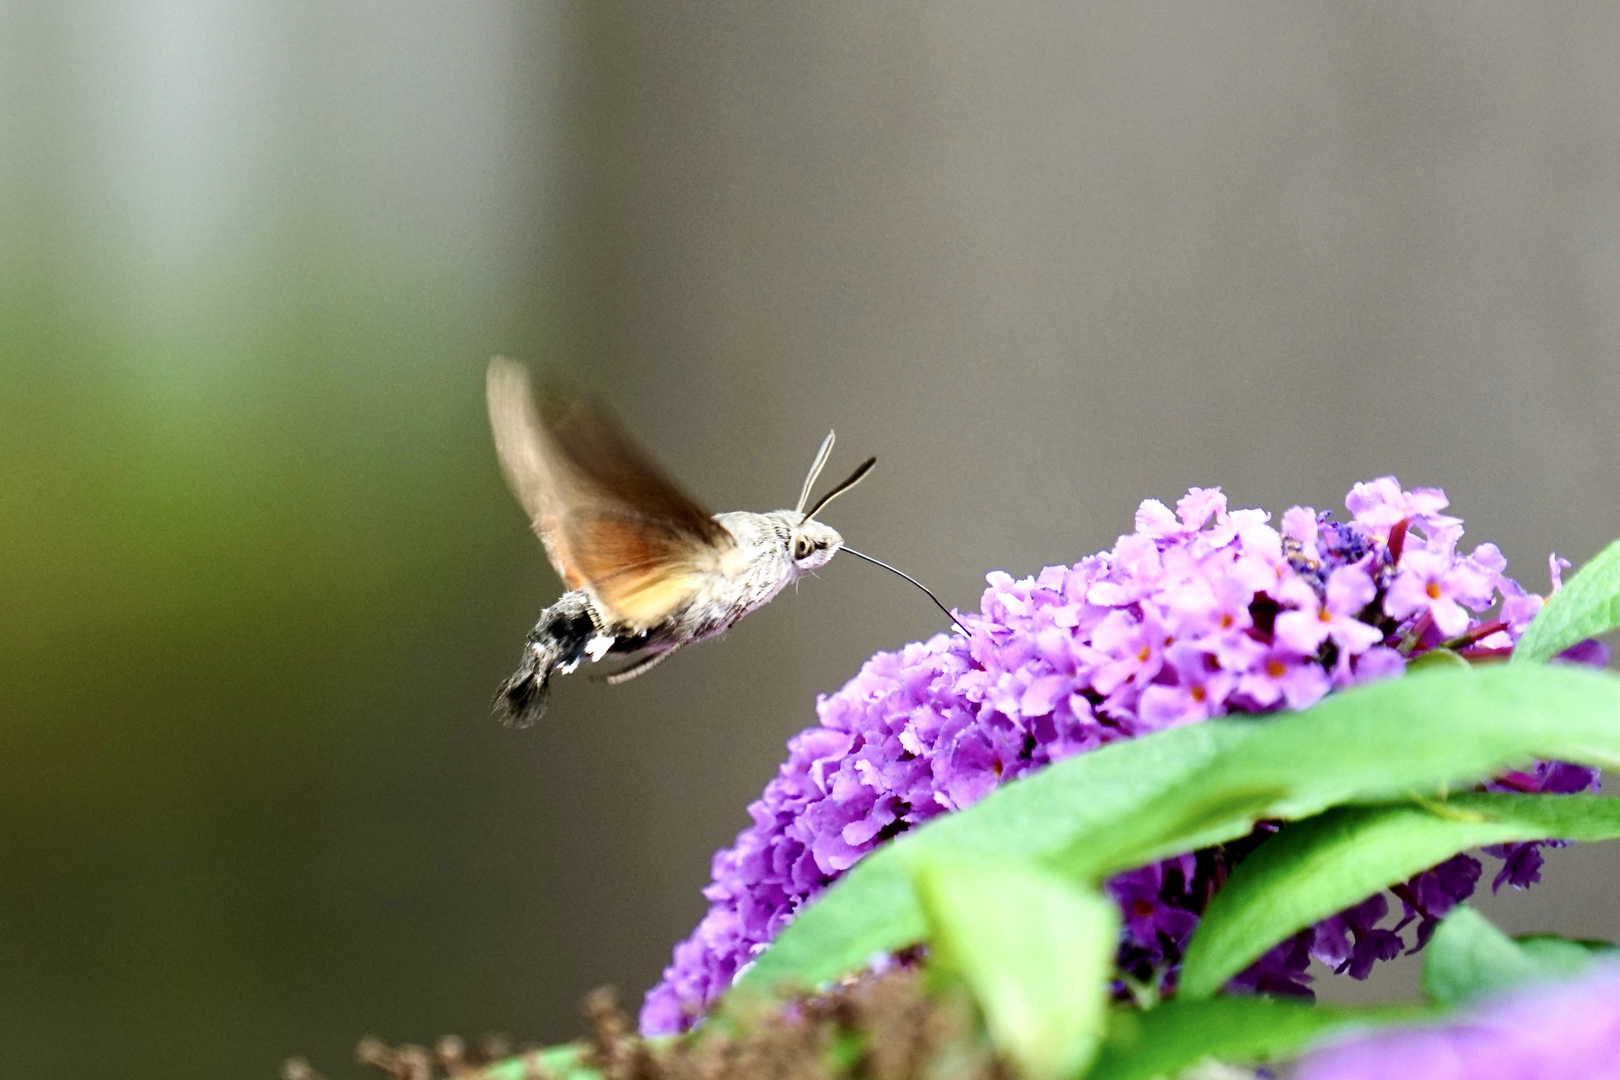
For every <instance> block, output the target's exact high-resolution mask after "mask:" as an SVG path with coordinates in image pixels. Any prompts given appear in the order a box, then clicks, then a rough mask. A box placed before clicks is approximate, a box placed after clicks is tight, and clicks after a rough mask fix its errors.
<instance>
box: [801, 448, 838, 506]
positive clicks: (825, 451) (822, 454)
mask: <svg viewBox="0 0 1620 1080" xmlns="http://www.w3.org/2000/svg"><path fill="white" fill-rule="evenodd" d="M837 437H838V436H837V433H836V432H832V431H829V432H827V437H826V438H825V439H822V440H821V449H820V450H817V451H816V460H814V461H812V462H811V463H810V475H809V476H806V477H805V478H804V489H803V490H801V491H800V492H799V505H797V506H795V507H794V508H793V512H794V513H795V514H802V513H804V504H805V503H807V502H809V501H810V489H811V488H813V487H815V486H816V478H817V477H819V476H820V475H821V470H822V469H824V468H825V467H826V465H827V459H828V458H830V457H832V448H833V441H834V440H835V439H836V438H837ZM800 520H801V521H802V520H804V519H803V518H801V519H800Z"/></svg>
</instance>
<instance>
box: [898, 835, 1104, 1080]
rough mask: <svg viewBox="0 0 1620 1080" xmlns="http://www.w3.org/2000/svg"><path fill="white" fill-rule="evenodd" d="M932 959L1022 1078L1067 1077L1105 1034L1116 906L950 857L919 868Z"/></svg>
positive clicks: (1016, 871)
mask: <svg viewBox="0 0 1620 1080" xmlns="http://www.w3.org/2000/svg"><path fill="white" fill-rule="evenodd" d="M917 889H918V894H919V895H920V897H921V899H922V902H923V909H924V911H926V912H927V915H928V922H929V945H930V948H931V952H930V962H931V963H933V964H938V965H939V966H941V967H942V968H945V969H947V970H950V971H954V972H955V973H957V974H959V975H961V977H962V978H963V980H964V981H965V982H966V983H967V985H968V987H969V989H970V990H972V992H973V997H974V999H975V1000H976V1001H977V1002H978V1003H979V1008H980V1010H981V1011H982V1012H983V1013H984V1019H985V1026H986V1027H987V1028H988V1029H989V1032H990V1039H991V1041H992V1042H993V1043H994V1044H995V1046H996V1048H997V1049H998V1050H1000V1051H1001V1052H1002V1053H1003V1054H1004V1055H1005V1056H1006V1058H1007V1059H1008V1060H1009V1061H1011V1062H1012V1063H1013V1064H1014V1065H1016V1066H1017V1067H1018V1069H1019V1071H1020V1073H1022V1075H1024V1076H1025V1077H1028V1078H1029V1080H1065V1078H1067V1077H1071V1076H1074V1075H1076V1074H1078V1073H1079V1072H1080V1070H1081V1069H1083V1068H1085V1066H1086V1065H1087V1064H1089V1063H1090V1061H1091V1058H1092V1056H1093V1055H1094V1054H1095V1053H1096V1050H1097V1042H1098V1040H1099V1038H1100V1037H1101V1034H1102V1026H1103V1016H1104V1013H1105V1011H1106V1005H1107V1001H1108V976H1109V974H1110V972H1112V970H1113V967H1114V948H1115V945H1116V943H1117V940H1118V928H1119V918H1118V915H1117V913H1116V912H1115V910H1114V905H1113V904H1112V903H1110V902H1109V901H1107V900H1104V899H1103V898H1102V896H1101V895H1100V894H1098V893H1096V892H1094V891H1091V890H1083V889H1080V888H1077V887H1076V886H1074V885H1072V884H1070V883H1069V882H1067V881H1064V880H1062V879H1061V878H1057V877H1053V876H1052V875H1051V874H1047V873H1044V872H1041V871H1039V870H1033V869H1030V868H1029V867H1026V866H1021V865H1019V864H1017V863H1006V862H991V861H986V860H971V861H969V860H952V861H946V862H937V863H930V864H927V865H925V866H923V867H920V868H919V869H918V872H917Z"/></svg>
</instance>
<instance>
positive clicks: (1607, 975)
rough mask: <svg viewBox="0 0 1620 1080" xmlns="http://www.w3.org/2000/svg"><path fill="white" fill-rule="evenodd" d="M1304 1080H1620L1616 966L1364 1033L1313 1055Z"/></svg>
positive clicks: (1619, 993)
mask: <svg viewBox="0 0 1620 1080" xmlns="http://www.w3.org/2000/svg"><path fill="white" fill-rule="evenodd" d="M1299 1075H1300V1077H1301V1080H1385V1078H1386V1077H1391V1076H1412V1077H1422V1078H1423V1080H1509V1078H1512V1080H1567V1078H1572V1077H1580V1078H1581V1080H1620V968H1616V967H1604V968H1599V969H1598V970H1596V971H1593V972H1591V973H1589V974H1586V975H1584V976H1582V977H1580V978H1579V979H1575V980H1572V981H1571V982H1568V983H1564V984H1561V985H1557V986H1550V987H1538V988H1535V989H1532V990H1529V991H1524V992H1521V993H1519V994H1516V995H1514V996H1512V997H1509V998H1504V999H1501V1000H1499V1001H1495V1002H1492V1003H1490V1004H1488V1005H1486V1006H1485V1007H1483V1008H1481V1009H1478V1010H1476V1011H1475V1012H1474V1013H1473V1014H1472V1015H1470V1016H1467V1017H1465V1018H1463V1019H1461V1020H1458V1021H1455V1022H1452V1023H1449V1024H1446V1025H1444V1026H1442V1027H1430V1028H1412V1029H1405V1030H1393V1031H1384V1032H1379V1033H1376V1034H1371V1035H1363V1036H1360V1037H1358V1038H1354V1039H1351V1040H1349V1041H1346V1042H1342V1043H1339V1044H1337V1045H1333V1046H1329V1047H1326V1048H1324V1049H1322V1050H1319V1051H1317V1052H1316V1053H1314V1054H1312V1055H1310V1056H1309V1057H1308V1058H1306V1060H1305V1064H1304V1067H1303V1069H1302V1071H1301V1072H1300V1074H1299Z"/></svg>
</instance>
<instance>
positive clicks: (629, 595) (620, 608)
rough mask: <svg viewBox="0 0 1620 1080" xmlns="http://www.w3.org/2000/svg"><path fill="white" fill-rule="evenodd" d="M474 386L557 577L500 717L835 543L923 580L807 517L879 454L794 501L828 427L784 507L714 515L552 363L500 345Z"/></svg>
mask: <svg viewBox="0 0 1620 1080" xmlns="http://www.w3.org/2000/svg"><path fill="white" fill-rule="evenodd" d="M485 389H486V391H487V395H488V398H489V421H490V426H491V428H492V429H493V430H494V434H495V450H496V454H497V456H498V457H499V458H500V462H501V470H502V472H504V473H505V475H506V482H507V485H508V486H509V487H510V488H511V489H512V493H513V494H514V495H515V496H517V500H518V502H519V503H520V504H522V506H523V509H524V510H525V511H527V512H528V514H529V519H530V521H531V523H532V524H533V526H534V531H535V532H536V533H538V534H539V536H540V541H541V543H542V544H544V545H545V549H546V555H547V557H548V558H549V559H550V561H551V565H552V567H553V568H554V569H555V570H556V571H557V575H558V576H559V577H561V578H562V580H563V583H564V584H565V585H566V586H567V589H568V591H567V592H565V593H563V595H562V596H561V597H560V598H558V600H557V602H556V603H554V604H552V605H551V606H550V607H548V608H546V609H545V610H544V611H543V612H541V613H540V621H539V622H538V623H536V624H535V627H534V629H533V630H532V631H530V633H529V638H528V641H527V643H526V644H525V646H524V650H523V660H522V663H521V666H519V668H518V670H517V672H516V674H514V675H513V676H512V677H511V678H509V679H507V680H506V682H505V683H503V684H502V686H501V688H500V690H499V691H498V692H497V693H496V695H495V702H494V709H495V713H496V715H497V716H498V717H500V718H501V719H502V720H503V721H506V722H507V723H510V724H514V725H516V726H519V727H526V726H528V725H529V724H532V723H534V722H535V721H536V720H538V719H540V717H541V715H542V714H543V713H544V712H545V708H546V696H547V690H548V688H549V686H550V681H551V677H552V676H553V675H565V674H567V673H569V672H571V671H573V670H574V669H575V668H577V667H579V665H580V663H581V662H583V661H584V660H586V659H587V658H588V659H590V660H591V661H592V662H596V661H599V660H601V659H603V658H604V657H606V656H623V657H627V658H630V663H629V664H628V665H627V666H625V667H623V668H620V669H619V670H618V671H615V672H613V673H612V674H610V675H607V676H606V677H605V679H604V681H606V682H608V683H610V684H618V683H622V682H627V681H628V680H630V679H633V678H635V677H636V676H638V675H641V674H643V673H644V672H647V671H650V670H651V669H652V668H654V667H656V666H657V665H658V664H661V663H663V662H664V660H666V659H668V657H669V655H670V654H671V653H673V652H674V651H675V650H676V649H678V648H680V647H681V646H683V645H689V644H691V643H692V642H694V641H702V640H703V639H705V638H709V637H713V636H715V635H716V634H719V633H722V632H724V631H725V630H726V629H727V628H728V627H730V626H731V625H732V624H733V623H735V622H736V621H737V620H738V619H741V618H742V617H743V616H744V615H747V614H748V613H749V612H751V611H753V610H755V609H756V608H759V607H761V606H763V605H764V604H766V603H768V602H770V601H771V600H772V599H773V598H774V597H775V596H776V594H777V593H779V592H781V591H782V590H783V589H784V588H786V587H787V586H788V585H790V584H791V583H793V582H795V581H797V580H798V579H799V578H800V577H802V576H804V575H805V574H808V573H811V572H813V571H815V570H819V569H820V568H821V567H823V566H825V565H827V563H828V562H829V561H830V560H831V559H832V557H833V556H834V555H836V554H838V552H839V551H840V550H843V551H849V552H850V553H851V554H852V555H855V556H857V557H859V558H862V559H866V560H867V561H869V562H873V563H877V565H879V566H882V567H884V568H885V569H888V570H893V571H894V572H895V573H897V574H901V576H902V577H905V578H906V579H907V580H908V581H911V582H912V584H914V585H917V587H918V588H923V586H922V585H921V584H920V583H918V582H917V581H915V579H912V578H910V577H909V576H908V575H906V574H903V573H901V572H900V571H899V570H896V569H895V568H894V567H892V566H889V565H888V564H887V563H883V562H880V561H879V560H877V559H873V558H871V557H870V556H867V555H862V554H861V553H860V552H858V551H854V550H852V549H850V548H849V547H847V546H846V545H845V544H844V540H843V537H841V536H839V535H838V532H837V531H836V530H835V529H833V528H832V527H831V526H829V525H826V524H823V523H822V522H819V521H816V520H815V516H816V514H817V513H819V512H820V511H821V509H822V508H823V507H825V506H826V505H827V504H828V503H829V502H831V501H832V500H833V499H835V498H837V497H838V496H839V495H841V494H843V493H844V492H846V491H848V490H849V489H850V488H852V487H854V486H855V485H856V484H858V483H859V482H860V481H861V479H862V478H863V477H865V476H866V474H867V472H868V471H869V470H870V469H871V468H872V466H873V465H875V464H876V463H877V458H875V457H873V458H868V459H867V460H865V461H864V462H862V463H861V464H860V466H859V467H858V468H857V469H856V470H855V471H854V472H853V473H851V474H850V475H849V477H848V479H846V480H845V481H844V482H843V483H841V484H838V485H836V486H835V487H833V488H832V490H830V491H828V492H827V494H825V495H823V496H822V497H821V498H820V499H818V500H817V501H816V502H815V504H814V505H812V506H811V507H810V509H809V510H808V511H807V510H805V504H806V503H807V502H808V501H809V498H810V490H811V488H812V487H813V486H814V485H815V482H816V479H817V478H818V477H819V476H820V475H821V470H822V468H823V467H824V466H825V465H826V464H827V459H828V457H830V456H831V454H832V448H833V442H834V436H833V433H832V432H828V434H827V438H826V439H825V440H824V441H823V442H822V444H821V449H820V451H819V452H818V453H817V454H816V458H815V461H814V463H812V464H811V466H810V474H809V475H808V476H807V477H805V481H804V487H803V489H802V490H801V491H800V493H799V501H798V504H797V505H796V506H795V507H794V508H793V509H792V510H775V511H772V512H771V513H768V514H754V513H748V512H746V511H735V512H732V513H725V514H711V513H709V511H708V510H706V509H704V508H703V507H702V506H701V505H700V504H699V503H698V502H697V501H696V500H695V499H694V498H692V496H690V495H688V494H687V493H686V492H684V491H682V490H681V488H680V487H679V486H678V485H677V484H676V483H675V482H674V481H673V480H671V479H670V478H669V477H668V476H666V475H665V474H664V473H663V471H662V470H660V469H659V468H658V466H657V465H656V464H655V463H654V462H653V460H652V458H651V457H649V456H648V455H647V453H646V452H645V451H643V450H642V449H641V448H640V447H639V446H637V445H636V443H635V442H634V440H632V439H631V438H630V436H629V435H628V434H626V433H625V431H624V430H623V429H622V428H621V427H620V426H619V425H618V424H617V423H616V422H615V421H614V420H613V418H612V416H611V415H609V414H608V413H607V411H606V410H604V409H602V408H601V407H600V406H598V405H596V404H595V403H594V402H593V401H592V400H591V399H590V398H589V397H587V396H586V395H585V394H584V393H583V392H581V391H580V390H579V389H578V388H577V387H576V386H575V385H574V384H573V383H572V382H570V381H569V380H568V379H566V378H564V377H563V376H562V375H561V374H560V373H559V372H557V371H556V370H554V369H549V368H548V369H543V370H542V372H541V376H540V378H538V379H536V378H534V377H532V376H531V374H530V372H529V370H528V369H527V368H525V367H524V366H523V365H521V364H518V363H516V362H514V361H512V360H508V359H506V358H505V357H499V356H497V357H496V358H495V359H493V360H491V361H490V363H489V371H488V375H487V378H486V384H485ZM923 591H924V592H928V590H927V589H923ZM928 595H929V596H930V597H931V598H932V597H933V593H928ZM934 603H935V604H939V600H938V599H937V598H935V599H934ZM939 606H940V608H941V610H945V613H946V614H947V615H950V612H949V611H948V610H946V609H945V608H944V605H943V604H940V605H939ZM951 617H952V619H953V620H954V619H955V616H954V615H953V616H951ZM958 625H960V624H958Z"/></svg>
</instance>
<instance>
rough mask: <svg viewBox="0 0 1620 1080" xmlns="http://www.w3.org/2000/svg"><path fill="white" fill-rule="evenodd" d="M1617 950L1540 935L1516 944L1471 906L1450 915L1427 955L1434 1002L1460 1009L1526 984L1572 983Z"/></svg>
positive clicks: (1426, 978)
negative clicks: (1592, 964)
mask: <svg viewBox="0 0 1620 1080" xmlns="http://www.w3.org/2000/svg"><path fill="white" fill-rule="evenodd" d="M1614 951H1615V949H1614V946H1612V945H1606V944H1600V943H1594V942H1582V941H1571V940H1569V939H1568V938H1559V937H1551V936H1538V937H1530V938H1524V939H1521V940H1517V941H1515V940H1514V939H1513V938H1510V937H1508V936H1507V935H1506V934H1504V933H1502V931H1500V930H1498V929H1497V928H1496V927H1495V926H1494V925H1492V923H1491V922H1490V920H1488V919H1486V918H1485V916H1483V915H1481V914H1480V913H1479V912H1477V911H1475V910H1474V909H1473V908H1471V907H1468V906H1467V905H1466V904H1465V905H1463V906H1461V907H1459V908H1457V910H1455V911H1453V912H1452V913H1451V914H1450V915H1447V916H1446V917H1445V918H1444V919H1443V920H1442V921H1441V923H1440V925H1439V927H1438V928H1437V929H1436V930H1435V932H1434V938H1433V939H1432V940H1431V941H1430V942H1429V947H1428V949H1427V950H1425V952H1424V958H1423V990H1424V992H1425V993H1427V994H1428V995H1429V1000H1431V1001H1433V1002H1435V1003H1437V1004H1441V1005H1458V1004H1462V1003H1465V1002H1469V1001H1473V1000H1476V999H1478V998H1482V997H1488V996H1490V995H1492V994H1496V993H1499V992H1501V991H1503V990H1507V989H1510V988H1512V987H1514V986H1518V985H1520V984H1523V983H1527V982H1534V981H1539V980H1551V979H1562V978H1568V977H1570V976H1573V975H1577V974H1579V973H1580V972H1581V971H1582V970H1584V969H1585V968H1586V966H1587V965H1588V964H1590V963H1591V962H1592V961H1593V960H1594V959H1595V958H1597V957H1598V956H1601V955H1603V954H1605V953H1612V952H1614Z"/></svg>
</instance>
